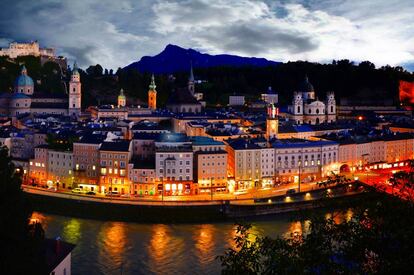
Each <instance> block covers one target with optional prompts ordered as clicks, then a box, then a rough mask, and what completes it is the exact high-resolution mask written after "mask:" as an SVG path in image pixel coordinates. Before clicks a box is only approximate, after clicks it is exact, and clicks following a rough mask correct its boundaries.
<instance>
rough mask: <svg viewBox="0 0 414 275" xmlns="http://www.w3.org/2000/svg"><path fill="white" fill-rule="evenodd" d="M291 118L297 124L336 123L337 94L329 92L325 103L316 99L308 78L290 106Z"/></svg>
mask: <svg viewBox="0 0 414 275" xmlns="http://www.w3.org/2000/svg"><path fill="white" fill-rule="evenodd" d="M288 112H289V114H290V118H291V119H293V120H294V121H295V122H296V123H297V124H302V123H308V124H320V123H325V122H334V121H336V101H335V94H334V93H333V92H328V93H327V95H326V100H325V102H322V101H320V100H319V99H318V98H316V97H315V90H314V88H313V85H312V84H311V83H310V82H309V80H308V77H305V81H304V82H303V84H302V85H301V87H300V88H299V90H298V91H296V92H294V94H293V99H292V105H289V106H288Z"/></svg>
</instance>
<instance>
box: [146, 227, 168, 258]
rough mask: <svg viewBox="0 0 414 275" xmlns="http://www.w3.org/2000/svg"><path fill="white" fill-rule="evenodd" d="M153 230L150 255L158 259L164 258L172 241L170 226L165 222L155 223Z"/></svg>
mask: <svg viewBox="0 0 414 275" xmlns="http://www.w3.org/2000/svg"><path fill="white" fill-rule="evenodd" d="M151 231H152V235H151V241H150V246H149V253H150V256H151V257H152V258H153V259H155V260H156V261H157V260H161V259H164V257H165V254H166V250H167V247H168V244H169V243H170V242H171V236H170V234H169V232H168V226H167V225H164V224H155V225H153V227H152V230H151Z"/></svg>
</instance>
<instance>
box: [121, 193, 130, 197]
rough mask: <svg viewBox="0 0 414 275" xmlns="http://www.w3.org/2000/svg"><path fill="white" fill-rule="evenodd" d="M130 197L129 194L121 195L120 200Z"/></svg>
mask: <svg viewBox="0 0 414 275" xmlns="http://www.w3.org/2000/svg"><path fill="white" fill-rule="evenodd" d="M130 197H131V195H130V194H122V195H121V198H130Z"/></svg>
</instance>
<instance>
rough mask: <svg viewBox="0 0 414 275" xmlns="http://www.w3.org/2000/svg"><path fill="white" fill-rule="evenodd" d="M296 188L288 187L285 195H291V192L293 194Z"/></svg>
mask: <svg viewBox="0 0 414 275" xmlns="http://www.w3.org/2000/svg"><path fill="white" fill-rule="evenodd" d="M295 193H296V190H295V189H289V190H287V191H286V195H291V194H295Z"/></svg>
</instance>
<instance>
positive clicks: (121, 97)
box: [118, 89, 126, 108]
mask: <svg viewBox="0 0 414 275" xmlns="http://www.w3.org/2000/svg"><path fill="white" fill-rule="evenodd" d="M125 106H126V97H125V95H124V90H123V89H121V91H119V95H118V108H122V107H125Z"/></svg>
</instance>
